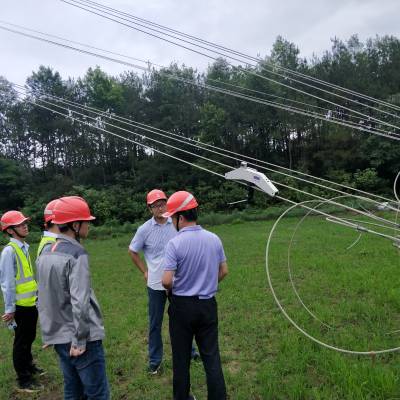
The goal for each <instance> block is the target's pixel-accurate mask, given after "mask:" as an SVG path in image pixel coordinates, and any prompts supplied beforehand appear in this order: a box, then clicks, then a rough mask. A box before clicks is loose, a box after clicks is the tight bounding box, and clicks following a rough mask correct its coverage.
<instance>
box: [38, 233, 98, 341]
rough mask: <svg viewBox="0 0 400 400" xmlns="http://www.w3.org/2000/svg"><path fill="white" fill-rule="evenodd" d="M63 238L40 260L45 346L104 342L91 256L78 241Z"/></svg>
mask: <svg viewBox="0 0 400 400" xmlns="http://www.w3.org/2000/svg"><path fill="white" fill-rule="evenodd" d="M60 236H61V238H60V240H58V241H57V243H56V244H55V245H53V246H52V248H51V249H45V250H44V251H43V253H42V254H41V256H40V257H39V258H38V259H37V278H38V285H39V291H38V293H39V294H38V310H39V318H40V324H41V330H42V336H43V342H44V343H46V344H61V343H70V342H75V343H80V342H82V341H83V342H86V341H94V340H102V339H103V338H104V327H103V321H102V316H101V311H100V307H99V304H98V302H97V299H96V297H95V295H94V292H93V290H92V288H91V282H90V271H89V262H88V256H87V253H86V251H85V249H84V248H83V247H82V246H81V245H80V244H79V243H78V242H76V241H75V240H73V239H70V238H67V237H65V236H64V235H60Z"/></svg>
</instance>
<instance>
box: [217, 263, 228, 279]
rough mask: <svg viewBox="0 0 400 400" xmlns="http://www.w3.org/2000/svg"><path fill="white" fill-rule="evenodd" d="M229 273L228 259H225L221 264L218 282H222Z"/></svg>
mask: <svg viewBox="0 0 400 400" xmlns="http://www.w3.org/2000/svg"><path fill="white" fill-rule="evenodd" d="M227 275H228V264H227V263H226V261H223V262H222V263H220V264H219V270H218V282H221V281H222V279H224V278H225V277H226V276H227Z"/></svg>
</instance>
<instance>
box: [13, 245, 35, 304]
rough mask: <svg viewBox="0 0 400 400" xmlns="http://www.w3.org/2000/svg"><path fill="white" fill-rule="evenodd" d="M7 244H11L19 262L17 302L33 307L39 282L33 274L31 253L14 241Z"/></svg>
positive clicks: (16, 290)
mask: <svg viewBox="0 0 400 400" xmlns="http://www.w3.org/2000/svg"><path fill="white" fill-rule="evenodd" d="M7 246H11V247H12V248H13V249H14V252H15V260H16V262H17V276H16V279H15V281H16V287H15V292H16V296H15V299H16V302H15V304H16V305H17V306H23V307H32V306H34V305H35V303H36V293H37V283H36V281H35V278H34V276H33V269H32V263H31V260H30V257H29V255H28V257H27V256H26V255H25V253H24V252H23V250H22V249H21V247H19V246H18V245H17V244H16V243H14V242H10V243H8V245H7Z"/></svg>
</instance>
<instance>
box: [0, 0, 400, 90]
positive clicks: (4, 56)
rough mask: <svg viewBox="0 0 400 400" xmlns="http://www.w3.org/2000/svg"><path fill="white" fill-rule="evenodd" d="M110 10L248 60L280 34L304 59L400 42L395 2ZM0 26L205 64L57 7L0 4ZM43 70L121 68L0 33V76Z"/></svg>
mask: <svg viewBox="0 0 400 400" xmlns="http://www.w3.org/2000/svg"><path fill="white" fill-rule="evenodd" d="M104 4H107V3H106V0H104ZM108 5H111V6H112V7H114V8H117V9H120V10H124V11H126V12H130V13H132V14H135V15H138V16H140V17H143V18H147V19H150V20H152V21H155V22H158V23H160V24H163V25H167V26H169V27H172V28H175V29H178V30H181V31H183V32H186V33H189V34H193V35H195V36H199V37H201V38H204V39H207V40H210V41H213V42H217V43H219V44H222V45H225V46H227V47H231V48H234V49H236V50H239V51H242V52H245V53H248V54H251V55H256V54H257V53H261V54H263V55H265V54H268V53H269V51H270V49H271V46H272V44H273V42H274V41H275V39H276V37H277V36H278V35H282V36H283V37H285V38H286V39H288V40H290V41H292V42H294V43H295V44H297V45H298V47H299V48H300V51H301V55H303V56H306V57H310V56H311V55H312V54H313V53H316V54H318V55H320V54H322V52H323V51H324V50H326V49H328V48H330V45H331V43H330V39H331V38H332V37H334V36H337V37H339V38H342V39H348V38H349V37H350V35H352V34H354V33H357V34H359V36H360V38H361V39H362V40H365V39H366V38H368V37H375V35H377V34H378V35H385V34H393V35H396V36H400V25H399V24H398V22H397V19H398V15H399V12H398V11H399V8H400V5H399V3H398V0H382V1H379V2H378V1H375V0H336V1H334V2H333V1H330V0H308V1H307V0H304V1H299V0H281V1H277V0H253V1H248V2H243V1H242V0H230V1H225V2H222V1H217V0H204V1H202V2H199V1H193V0H153V1H148V0H147V1H145V0H136V1H135V2H132V1H127V0H125V1H123V0H115V1H113V2H110V1H109V0H108ZM0 19H2V20H5V21H9V22H13V23H16V24H20V25H25V26H28V27H30V28H33V29H37V30H42V31H44V32H48V33H52V34H57V35H59V36H63V37H66V38H69V39H72V40H77V41H81V42H85V43H89V44H92V45H95V46H98V47H103V48H106V49H109V50H113V51H116V52H121V53H124V54H127V55H131V56H133V57H138V58H144V59H150V60H152V61H154V62H157V63H160V64H165V65H168V64H169V63H170V62H171V61H178V62H184V63H185V64H186V65H191V66H194V67H198V68H200V69H204V68H205V66H206V65H207V63H208V62H209V60H207V59H205V58H204V57H202V56H198V55H197V56H196V55H194V54H192V53H190V52H187V51H186V50H183V49H179V48H177V47H175V46H171V45H168V44H166V43H163V42H161V41H159V40H157V39H153V38H149V37H147V36H145V35H144V34H142V33H139V32H135V31H133V30H130V29H129V28H127V27H124V26H120V25H118V24H116V23H114V22H111V21H106V20H104V19H101V18H100V17H97V16H94V15H90V14H88V13H86V12H84V11H82V10H79V9H76V8H74V7H71V6H69V5H67V4H65V3H62V2H61V1H57V0H41V1H40V2H39V1H35V2H34V1H32V0H19V1H15V0H3V1H2V13H1V17H0ZM40 64H44V65H50V66H52V67H53V68H54V69H56V70H58V71H59V72H60V73H61V74H62V76H63V77H65V78H66V77H67V76H79V75H82V74H83V73H84V72H85V71H86V70H87V68H88V67H89V66H94V65H96V64H98V65H101V67H102V68H103V69H104V70H106V71H107V72H109V73H113V74H116V73H119V72H121V71H123V70H125V69H126V67H123V66H120V65H117V64H115V63H112V62H107V61H103V60H99V59H95V58H92V57H89V56H85V55H81V54H78V53H74V52H72V51H69V50H65V49H60V48H56V47H54V46H50V45H48V44H45V43H41V42H36V41H33V40H31V39H27V38H22V37H18V36H16V35H14V34H11V33H7V32H3V31H0V75H4V76H5V77H6V78H7V79H9V80H12V81H16V82H19V83H21V82H23V81H24V80H25V79H26V77H27V76H28V75H30V74H31V72H32V71H33V70H36V69H37V68H38V66H39V65H40Z"/></svg>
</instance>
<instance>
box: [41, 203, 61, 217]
mask: <svg viewBox="0 0 400 400" xmlns="http://www.w3.org/2000/svg"><path fill="white" fill-rule="evenodd" d="M57 201H58V199H55V200H52V201H51V202H50V203H49V204H47V206H46V208H45V209H44V213H43V217H44V222H51V220H52V219H53V218H54V214H53V209H54V206H55V205H56V204H57Z"/></svg>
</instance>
